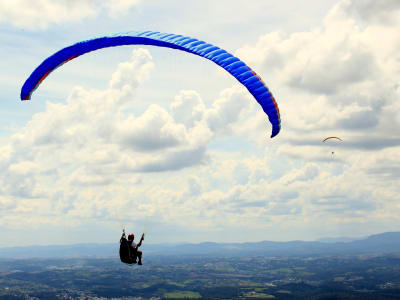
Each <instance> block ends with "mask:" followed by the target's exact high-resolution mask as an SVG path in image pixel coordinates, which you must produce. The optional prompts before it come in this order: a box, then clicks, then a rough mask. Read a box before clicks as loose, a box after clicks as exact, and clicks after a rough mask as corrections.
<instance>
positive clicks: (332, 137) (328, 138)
mask: <svg viewBox="0 0 400 300" xmlns="http://www.w3.org/2000/svg"><path fill="white" fill-rule="evenodd" d="M330 139H338V140H339V141H342V142H343V140H342V139H341V138H340V137H337V136H329V137H327V138H325V139H324V140H323V142H324V143H325V142H326V141H327V140H330Z"/></svg>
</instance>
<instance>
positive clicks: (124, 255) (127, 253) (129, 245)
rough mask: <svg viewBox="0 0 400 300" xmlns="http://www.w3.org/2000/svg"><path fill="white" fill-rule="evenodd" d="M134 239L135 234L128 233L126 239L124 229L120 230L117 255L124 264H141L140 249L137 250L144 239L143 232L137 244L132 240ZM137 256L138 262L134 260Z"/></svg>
mask: <svg viewBox="0 0 400 300" xmlns="http://www.w3.org/2000/svg"><path fill="white" fill-rule="evenodd" d="M134 239H135V235H134V234H133V233H131V234H129V235H128V239H126V236H125V229H124V230H123V231H122V236H121V239H120V241H119V242H120V247H119V256H120V258H121V261H122V262H124V263H126V264H129V265H131V264H136V263H137V264H139V265H142V251H139V250H138V248H139V247H140V246H141V245H142V242H143V240H144V233H143V234H142V237H141V239H140V241H139V243H138V244H136V243H135V242H134V241H133V240H134ZM137 258H139V262H136V260H137Z"/></svg>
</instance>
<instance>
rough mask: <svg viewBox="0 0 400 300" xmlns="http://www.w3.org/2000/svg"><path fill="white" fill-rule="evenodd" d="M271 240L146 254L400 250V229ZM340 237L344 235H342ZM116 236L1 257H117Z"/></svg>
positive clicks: (150, 249)
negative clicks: (352, 237) (363, 235)
mask: <svg viewBox="0 0 400 300" xmlns="http://www.w3.org/2000/svg"><path fill="white" fill-rule="evenodd" d="M325 240H326V241H328V242H322V241H317V242H304V241H291V242H270V241H263V242H257V243H229V244H227V243H200V244H170V245H168V244H162V245H156V244H153V245H152V244H150V245H149V244H146V243H144V244H143V246H142V248H141V249H142V250H143V251H144V253H145V255H147V256H152V255H219V256H248V255H269V256H282V255H283V256H310V255H350V254H351V255H353V254H368V253H396V252H400V232H386V233H382V234H377V235H372V236H369V237H367V238H364V239H360V240H351V241H348V242H333V240H332V239H325ZM341 240H343V238H342V239H341ZM118 250H119V242H118V238H117V240H116V242H115V243H113V244H77V245H66V246H31V247H11V248H0V258H1V257H3V258H28V257H41V258H48V257H65V258H66V257H116V256H118Z"/></svg>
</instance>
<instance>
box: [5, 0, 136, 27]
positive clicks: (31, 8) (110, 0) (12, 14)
mask: <svg viewBox="0 0 400 300" xmlns="http://www.w3.org/2000/svg"><path fill="white" fill-rule="evenodd" d="M139 3H140V1H139V0H107V1H98V0H58V1H51V0H38V1H29V0H3V1H1V3H0V21H2V22H6V23H11V24H12V25H14V26H17V27H20V28H24V29H28V30H36V29H46V28H48V27H49V26H51V25H52V24H57V25H58V24H62V23H66V22H77V21H81V20H83V19H86V18H93V17H95V16H97V15H98V14H99V13H100V12H101V11H106V12H107V13H108V14H109V15H110V16H116V15H118V14H120V13H123V12H126V11H128V10H129V9H131V8H132V7H133V6H135V5H138V4H139Z"/></svg>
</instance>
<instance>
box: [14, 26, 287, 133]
mask: <svg viewBox="0 0 400 300" xmlns="http://www.w3.org/2000/svg"><path fill="white" fill-rule="evenodd" d="M123 45H151V46H158V47H166V48H172V49H177V50H181V51H185V52H188V53H192V54H195V55H198V56H201V57H204V58H207V59H209V60H211V61H213V62H214V63H216V64H217V65H219V66H220V67H222V68H223V69H225V70H226V71H227V72H229V73H230V74H231V75H232V76H233V77H235V78H236V79H237V80H238V81H239V82H240V83H241V84H243V85H244V86H245V87H246V88H247V89H248V91H249V92H250V93H251V94H252V95H253V96H254V98H255V99H256V100H257V102H258V103H259V104H260V105H261V107H262V109H263V110H264V112H265V113H266V114H267V115H268V118H269V121H270V123H271V125H272V134H271V138H272V137H274V136H276V135H277V134H278V133H279V131H280V129H281V118H280V114H279V108H278V104H277V103H276V101H275V98H274V96H273V95H272V94H271V92H270V91H269V89H268V88H267V86H266V85H265V83H264V81H263V80H262V79H261V77H260V76H259V75H257V73H256V72H254V71H253V70H252V69H251V68H249V67H248V66H247V65H246V64H245V63H244V62H242V61H241V60H240V59H239V58H237V57H235V56H233V55H232V54H230V53H228V52H227V51H225V50H223V49H221V48H219V47H216V46H214V45H212V44H208V43H206V42H203V41H200V40H198V39H195V38H190V37H185V36H182V35H177V34H169V33H161V32H154V31H140V32H128V33H123V34H115V35H110V36H104V37H99V38H94V39H91V40H87V41H82V42H79V43H76V44H74V45H72V46H69V47H66V48H64V49H61V50H60V51H58V52H56V53H54V54H53V55H52V56H50V57H48V58H47V59H45V60H44V61H43V62H42V63H41V64H40V65H39V66H38V67H37V68H36V69H35V70H34V71H33V73H32V74H31V75H30V76H29V78H28V79H27V80H26V82H25V83H24V85H23V87H22V89H21V100H29V99H30V98H31V95H32V93H33V92H34V91H35V89H36V88H37V87H38V86H39V85H40V83H41V82H42V81H43V80H44V79H45V78H46V77H47V76H48V75H49V74H50V73H51V72H52V71H54V70H55V69H56V68H58V67H60V66H61V65H63V64H64V63H66V62H68V61H70V60H72V59H75V58H77V57H78V56H81V55H83V54H86V53H89V52H91V51H95V50H99V49H103V48H107V47H115V46H123Z"/></svg>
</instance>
